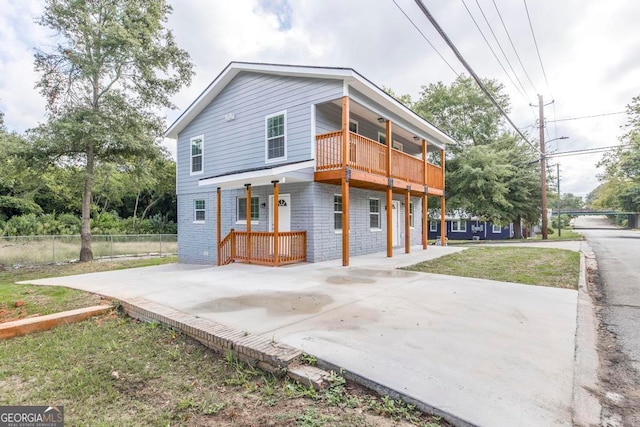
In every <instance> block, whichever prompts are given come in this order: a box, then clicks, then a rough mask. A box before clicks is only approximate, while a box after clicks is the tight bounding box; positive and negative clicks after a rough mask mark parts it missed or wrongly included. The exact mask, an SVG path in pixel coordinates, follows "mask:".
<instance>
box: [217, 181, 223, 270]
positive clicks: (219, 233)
mask: <svg viewBox="0 0 640 427" xmlns="http://www.w3.org/2000/svg"><path fill="white" fill-rule="evenodd" d="M217 193H218V197H217V201H216V210H217V211H218V212H217V215H216V243H217V245H216V248H217V250H216V265H218V266H219V265H222V264H221V263H220V242H221V240H222V224H221V222H222V209H221V206H220V205H221V203H222V189H221V188H220V187H218V190H217Z"/></svg>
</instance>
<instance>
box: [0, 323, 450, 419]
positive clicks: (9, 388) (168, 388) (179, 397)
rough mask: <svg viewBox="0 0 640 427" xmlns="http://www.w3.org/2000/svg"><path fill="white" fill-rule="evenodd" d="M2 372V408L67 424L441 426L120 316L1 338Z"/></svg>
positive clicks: (346, 387)
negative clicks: (33, 410) (39, 409)
mask: <svg viewBox="0 0 640 427" xmlns="http://www.w3.org/2000/svg"><path fill="white" fill-rule="evenodd" d="M0 366H2V367H3V369H2V370H0V405H36V404H38V405H44V404H47V405H48V404H57V405H64V407H65V417H66V421H67V425H105V426H111V425H114V426H115V425H118V426H120V425H157V426H160V425H163V426H164V425H199V426H200V425H203V426H207V425H210V426H214V425H215V426H218V425H221V426H225V425H228V426H230V425H233V426H325V425H332V426H392V425H393V426H403V425H404V426H408V425H419V426H438V425H444V423H443V422H441V421H439V419H437V418H434V417H429V416H427V415H424V414H421V413H420V412H418V411H416V410H415V409H414V408H412V407H411V406H408V405H405V404H403V403H401V402H399V401H395V400H392V399H390V398H388V397H383V398H380V397H377V396H374V395H371V394H367V393H366V392H365V391H364V390H363V389H361V388H358V387H356V386H354V385H350V384H347V383H346V382H345V380H344V378H342V377H341V376H340V375H337V374H334V375H333V376H332V383H331V385H330V386H329V387H328V388H327V389H326V390H323V391H316V390H314V389H313V388H309V387H306V386H303V385H300V384H299V383H295V382H293V381H291V380H289V379H282V378H278V377H276V376H274V375H272V374H267V373H265V372H263V371H260V370H258V369H256V368H253V367H251V366H249V365H246V364H244V363H242V362H240V361H238V360H237V359H235V358H234V357H233V356H231V355H230V354H229V355H227V356H221V355H219V354H216V353H214V352H212V351H211V350H209V349H207V348H206V347H204V346H202V345H201V344H200V343H198V342H196V341H194V340H191V339H189V338H188V337H185V336H183V335H182V334H179V333H176V332H174V331H172V330H170V329H167V328H164V327H162V326H160V325H158V324H153V323H152V324H144V323H136V322H134V321H132V320H130V319H128V318H124V317H119V316H117V315H115V314H110V315H108V316H103V317H99V318H95V319H92V320H89V321H86V322H82V323H77V324H73V325H69V326H65V327H60V328H56V329H53V330H50V331H46V332H42V333H38V334H33V335H29V336H25V337H20V338H15V339H11V340H6V341H3V342H0Z"/></svg>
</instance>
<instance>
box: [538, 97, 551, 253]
mask: <svg viewBox="0 0 640 427" xmlns="http://www.w3.org/2000/svg"><path fill="white" fill-rule="evenodd" d="M538 109H539V111H540V181H541V182H542V240H547V239H548V238H549V234H548V232H547V227H548V224H547V220H548V217H547V159H546V158H545V151H544V102H543V101H542V95H538Z"/></svg>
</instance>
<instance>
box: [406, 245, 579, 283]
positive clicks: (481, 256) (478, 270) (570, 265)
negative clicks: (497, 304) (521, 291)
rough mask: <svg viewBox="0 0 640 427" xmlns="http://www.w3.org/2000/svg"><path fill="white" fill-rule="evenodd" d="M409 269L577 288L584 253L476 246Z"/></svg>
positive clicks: (562, 250)
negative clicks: (581, 255)
mask: <svg viewBox="0 0 640 427" xmlns="http://www.w3.org/2000/svg"><path fill="white" fill-rule="evenodd" d="M406 269H407V270H411V271H421V272H424V273H435V274H447V275H451V276H463V277H477V278H480V279H490V280H499V281H503V282H515V283H524V284H527V285H539V286H550V287H554V288H567V289H577V287H578V276H579V271H580V254H579V253H578V252H574V251H569V250H564V249H545V248H523V247H511V246H496V247H473V248H469V249H466V250H464V251H462V252H458V253H455V254H451V255H445V256H443V257H440V258H436V259H433V260H431V261H426V262H422V263H420V264H416V265H413V266H410V267H407V268H406Z"/></svg>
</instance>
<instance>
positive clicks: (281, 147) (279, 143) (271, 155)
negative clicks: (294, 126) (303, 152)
mask: <svg viewBox="0 0 640 427" xmlns="http://www.w3.org/2000/svg"><path fill="white" fill-rule="evenodd" d="M265 126H266V129H265V133H266V142H265V144H266V145H265V157H266V159H265V160H266V161H267V162H271V161H276V160H284V159H286V158H287V112H286V111H283V112H280V113H276V114H272V115H270V116H267V117H266V118H265Z"/></svg>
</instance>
